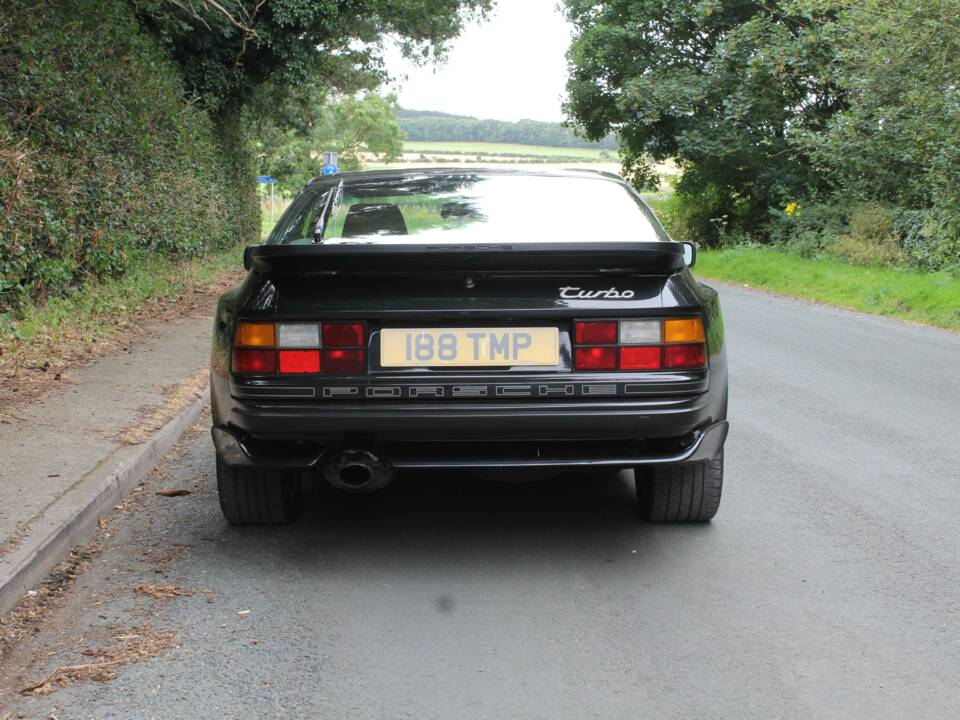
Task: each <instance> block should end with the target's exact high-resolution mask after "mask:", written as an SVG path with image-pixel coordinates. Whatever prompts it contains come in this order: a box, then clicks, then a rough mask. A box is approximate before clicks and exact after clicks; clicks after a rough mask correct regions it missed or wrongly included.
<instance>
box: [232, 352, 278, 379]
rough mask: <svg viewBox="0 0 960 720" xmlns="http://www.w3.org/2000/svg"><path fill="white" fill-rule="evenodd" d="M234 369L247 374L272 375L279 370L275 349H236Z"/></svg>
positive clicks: (236, 371)
mask: <svg viewBox="0 0 960 720" xmlns="http://www.w3.org/2000/svg"><path fill="white" fill-rule="evenodd" d="M233 371H234V372H235V373H244V374H247V375H271V374H273V373H275V372H276V371H277V353H276V352H274V351H273V350H234V351H233Z"/></svg>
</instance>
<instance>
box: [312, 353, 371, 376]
mask: <svg viewBox="0 0 960 720" xmlns="http://www.w3.org/2000/svg"><path fill="white" fill-rule="evenodd" d="M323 371H324V372H326V373H346V374H356V373H364V372H366V371H367V353H366V352H365V351H363V350H324V351H323Z"/></svg>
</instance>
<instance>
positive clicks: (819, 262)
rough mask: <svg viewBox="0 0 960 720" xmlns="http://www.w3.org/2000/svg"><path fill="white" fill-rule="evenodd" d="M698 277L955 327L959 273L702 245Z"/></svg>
mask: <svg viewBox="0 0 960 720" xmlns="http://www.w3.org/2000/svg"><path fill="white" fill-rule="evenodd" d="M694 272H695V274H696V275H697V276H698V277H702V278H704V279H706V278H712V279H715V280H723V281H727V282H733V283H742V284H746V285H748V286H750V287H752V288H760V289H763V290H769V291H771V292H775V293H780V294H783V295H790V296H793V297H798V298H803V299H806V300H814V301H816V302H821V303H826V304H828V305H836V306H839V307H845V308H850V309H853V310H860V311H862V312H868V313H874V314H876V315H886V316H889V317H894V318H900V319H902V320H912V321H916V322H921V323H925V324H928V325H935V326H937V327H942V328H948V329H951V330H960V276H958V275H955V274H951V273H948V272H940V273H924V272H917V271H914V270H900V269H894V268H887V267H863V266H857V265H851V264H849V263H847V262H844V261H842V260H838V259H835V258H829V257H823V258H817V259H806V258H802V257H800V256H798V255H793V254H790V253H786V252H783V251H779V250H774V249H770V248H734V249H729V250H701V251H700V252H699V253H698V256H697V265H696V268H695V269H694Z"/></svg>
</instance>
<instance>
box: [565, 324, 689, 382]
mask: <svg viewBox="0 0 960 720" xmlns="http://www.w3.org/2000/svg"><path fill="white" fill-rule="evenodd" d="M574 341H575V348H574V367H575V368H576V369H577V370H586V371H598V370H627V371H644V370H666V369H670V370H678V369H686V370H689V369H694V368H701V367H705V366H706V364H707V346H706V340H705V336H704V332H703V321H702V320H701V319H700V318H698V317H692V318H665V319H661V318H649V319H636V320H585V321H578V322H576V323H574Z"/></svg>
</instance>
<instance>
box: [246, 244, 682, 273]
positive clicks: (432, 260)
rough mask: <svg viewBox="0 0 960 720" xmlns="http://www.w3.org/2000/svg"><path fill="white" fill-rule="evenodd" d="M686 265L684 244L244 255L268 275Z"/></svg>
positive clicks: (277, 248)
mask: <svg viewBox="0 0 960 720" xmlns="http://www.w3.org/2000/svg"><path fill="white" fill-rule="evenodd" d="M683 266H684V262H683V245H681V244H680V243H677V242H606V243H604V242H583V243H518V244H491V245H410V244H396V245H391V244H382V245H381V244H377V245H373V244H371V245H359V244H358V245H340V244H338V245H323V244H317V245H253V246H250V247H248V248H247V249H246V251H245V252H244V267H246V268H247V269H248V270H249V269H251V268H252V269H253V270H255V271H257V272H259V273H269V274H304V273H358V274H373V275H392V274H398V273H402V274H409V273H411V272H444V271H474V272H510V271H523V272H534V273H536V272H544V273H552V272H574V273H576V272H589V273H593V272H604V273H669V272H676V271H679V270H681V269H683Z"/></svg>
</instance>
